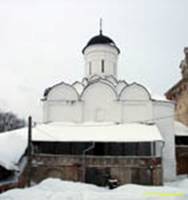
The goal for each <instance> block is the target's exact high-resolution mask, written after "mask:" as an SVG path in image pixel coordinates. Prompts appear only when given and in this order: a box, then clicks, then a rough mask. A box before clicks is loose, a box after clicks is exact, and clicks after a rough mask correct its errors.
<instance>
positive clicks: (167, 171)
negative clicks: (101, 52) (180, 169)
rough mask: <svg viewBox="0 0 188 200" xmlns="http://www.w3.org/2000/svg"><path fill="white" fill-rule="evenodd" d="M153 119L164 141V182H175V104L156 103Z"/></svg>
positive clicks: (154, 103) (154, 104)
mask: <svg viewBox="0 0 188 200" xmlns="http://www.w3.org/2000/svg"><path fill="white" fill-rule="evenodd" d="M153 118H154V119H155V120H154V121H155V123H156V125H157V126H158V128H159V130H160V132H161V134H162V136H163V138H164V140H165V146H164V151H163V170H164V171H163V172H164V181H171V180H175V178H176V159H175V130H174V104H172V103H170V102H162V101H154V102H153Z"/></svg>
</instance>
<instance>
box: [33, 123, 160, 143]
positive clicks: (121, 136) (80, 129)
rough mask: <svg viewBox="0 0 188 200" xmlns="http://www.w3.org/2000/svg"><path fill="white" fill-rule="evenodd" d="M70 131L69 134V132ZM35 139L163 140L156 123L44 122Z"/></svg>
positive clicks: (79, 140)
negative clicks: (96, 123)
mask: <svg viewBox="0 0 188 200" xmlns="http://www.w3.org/2000/svg"><path fill="white" fill-rule="evenodd" d="M67 133H68V134H67ZM32 140H33V141H64V142H71V141H76V142H151V141H163V139H162V137H161V134H160V132H159V130H158V128H157V126H156V125H144V124H136V123H132V124H118V125H114V124H106V125H103V126H99V125H94V124H93V125H92V124H91V125H90V124H76V125H71V124H70V125H65V124H61V123H50V124H42V125H39V126H37V127H35V129H34V130H33V134H32Z"/></svg>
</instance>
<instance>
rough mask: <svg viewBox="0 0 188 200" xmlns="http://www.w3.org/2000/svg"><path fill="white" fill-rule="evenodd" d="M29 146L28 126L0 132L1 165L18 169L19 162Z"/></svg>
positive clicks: (10, 168) (9, 168)
mask: <svg viewBox="0 0 188 200" xmlns="http://www.w3.org/2000/svg"><path fill="white" fill-rule="evenodd" d="M26 148H27V128H21V129H16V130H13V131H9V132H6V133H1V134H0V165H1V166H3V167H4V168H6V169H8V170H16V169H17V164H18V162H19V160H20V158H21V157H22V155H23V154H24V152H25V150H26Z"/></svg>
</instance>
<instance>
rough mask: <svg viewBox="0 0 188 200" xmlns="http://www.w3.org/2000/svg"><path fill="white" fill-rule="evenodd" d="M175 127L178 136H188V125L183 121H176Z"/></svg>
mask: <svg viewBox="0 0 188 200" xmlns="http://www.w3.org/2000/svg"><path fill="white" fill-rule="evenodd" d="M174 127H175V134H176V136H188V127H187V126H185V125H184V124H182V123H181V122H178V121H175V122H174Z"/></svg>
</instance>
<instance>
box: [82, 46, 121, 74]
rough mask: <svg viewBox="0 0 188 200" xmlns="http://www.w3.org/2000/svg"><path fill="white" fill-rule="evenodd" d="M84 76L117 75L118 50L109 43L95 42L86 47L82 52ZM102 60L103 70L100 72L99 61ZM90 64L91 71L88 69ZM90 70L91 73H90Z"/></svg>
mask: <svg viewBox="0 0 188 200" xmlns="http://www.w3.org/2000/svg"><path fill="white" fill-rule="evenodd" d="M84 59H85V76H86V77H91V76H93V75H95V74H97V75H100V76H104V75H113V76H114V77H116V76H117V61H118V51H117V49H116V48H114V47H112V46H110V45H102V44H96V45H92V46H89V47H87V48H86V50H85V52H84ZM102 60H104V72H102V70H101V69H102V68H101V61H102ZM90 66H91V71H90V69H89V68H90ZM90 72H91V73H90Z"/></svg>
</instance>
